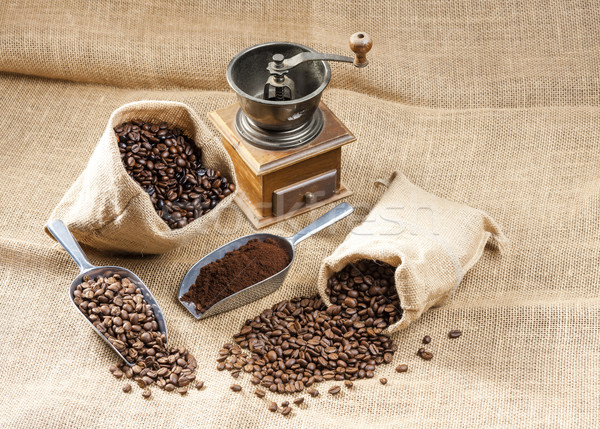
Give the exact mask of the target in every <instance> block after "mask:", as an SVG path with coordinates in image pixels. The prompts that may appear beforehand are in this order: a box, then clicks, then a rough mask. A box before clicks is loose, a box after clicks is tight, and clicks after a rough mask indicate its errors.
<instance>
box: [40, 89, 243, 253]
mask: <svg viewBox="0 0 600 429" xmlns="http://www.w3.org/2000/svg"><path fill="white" fill-rule="evenodd" d="M133 119H141V120H144V121H148V122H162V121H164V122H167V123H168V124H169V125H171V126H173V127H177V128H181V129H182V130H183V131H184V133H185V134H186V135H188V136H190V137H192V138H193V139H194V141H195V142H196V144H197V145H198V146H200V147H201V148H202V163H203V165H206V166H207V167H209V168H212V169H215V170H220V171H221V172H222V174H224V175H225V176H227V177H228V178H229V179H230V180H232V181H233V183H236V182H237V181H236V177H235V171H234V168H233V164H232V162H231V159H230V158H229V155H228V154H227V152H226V151H225V149H224V148H223V146H222V145H221V144H220V142H219V141H217V140H216V139H215V138H214V137H213V136H212V134H211V133H210V131H209V130H208V129H207V128H206V125H205V124H204V123H203V122H202V121H201V120H200V119H199V117H198V115H196V113H195V112H194V111H193V110H192V109H191V108H190V107H189V106H187V105H185V104H183V103H179V102H169V101H138V102H133V103H129V104H125V105H124V106H121V107H120V108H118V109H117V110H115V111H114V112H113V113H112V115H111V116H110V119H109V120H108V124H107V125H106V129H105V130H104V133H103V134H102V137H101V138H100V140H99V141H98V144H97V146H96V149H95V150H94V152H93V154H92V156H91V157H90V160H89V162H88V164H87V167H86V168H85V170H84V171H83V173H81V175H80V176H79V177H78V178H77V180H76V181H75V183H73V185H72V186H71V187H70V188H69V190H68V191H67V193H66V194H65V195H64V197H63V198H62V199H61V200H60V202H59V203H58V205H57V206H56V208H55V209H54V211H53V212H52V214H51V215H50V219H49V220H48V222H50V221H51V220H54V219H62V220H63V222H64V223H65V224H66V225H67V226H68V227H69V229H70V230H71V232H72V233H73V235H75V237H76V238H77V240H79V242H80V243H84V244H87V245H89V246H92V247H95V248H96V249H100V250H112V251H118V252H126V253H144V254H145V253H150V254H155V253H163V252H167V251H169V250H172V249H174V248H176V247H178V246H181V245H183V244H185V243H187V242H188V241H189V240H191V239H192V238H193V237H194V236H196V235H197V234H198V233H199V232H200V231H202V230H203V229H204V228H206V227H207V226H208V225H210V224H211V222H214V221H215V220H216V218H217V216H218V215H219V213H220V212H221V211H222V210H223V209H224V208H225V207H226V206H227V205H229V204H230V203H231V201H233V197H234V195H235V194H236V192H237V190H236V192H233V193H231V194H230V195H228V196H227V197H225V198H224V199H223V200H221V201H220V202H219V203H218V204H217V205H216V206H215V208H214V209H213V210H211V211H210V212H208V213H207V214H205V215H204V216H202V217H200V218H198V219H196V220H194V221H193V222H190V223H189V224H188V225H187V226H185V227H183V228H180V229H171V228H169V226H168V225H167V224H166V223H165V222H164V221H163V219H161V218H160V217H159V216H158V214H157V213H156V211H155V210H154V207H153V205H152V202H151V201H150V197H149V196H148V194H147V193H146V191H144V190H143V189H142V187H141V186H139V185H138V184H137V183H136V182H135V181H134V180H133V179H132V178H131V177H130V176H129V175H128V174H127V171H126V170H125V167H124V166H123V163H122V161H121V158H120V154H119V148H118V146H117V143H118V142H117V137H116V136H115V132H114V127H115V126H117V125H119V124H121V123H123V122H125V121H128V120H133ZM46 233H48V231H47V230H46ZM49 235H50V234H49Z"/></svg>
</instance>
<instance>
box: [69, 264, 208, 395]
mask: <svg viewBox="0 0 600 429" xmlns="http://www.w3.org/2000/svg"><path fill="white" fill-rule="evenodd" d="M73 302H74V303H75V305H77V307H78V308H79V310H80V311H81V312H82V313H83V314H84V316H86V317H87V318H88V320H90V321H91V322H92V324H93V325H94V326H95V327H96V329H98V331H100V332H101V333H102V335H104V336H105V337H106V339H107V340H108V341H109V342H110V343H111V344H112V345H113V346H114V347H115V348H116V349H117V350H119V352H120V353H121V355H122V356H123V357H124V358H125V359H127V360H128V361H129V362H130V363H133V364H134V365H133V366H131V367H130V366H129V365H127V364H126V363H125V362H123V361H121V362H119V364H118V365H112V366H111V367H110V368H109V370H110V371H111V372H112V374H113V376H115V377H116V378H122V377H123V376H125V377H127V378H128V379H132V380H133V381H134V382H136V383H137V384H138V385H139V386H140V387H141V388H142V389H146V388H147V387H148V386H150V385H153V384H156V385H157V386H158V387H159V388H162V389H165V390H167V391H172V390H174V389H175V387H183V386H187V385H188V384H189V383H191V382H192V381H193V380H195V378H196V376H195V375H194V374H193V373H194V371H195V370H196V367H197V362H196V359H195V358H194V356H192V354H191V353H189V352H188V350H187V349H185V348H184V347H174V346H167V344H165V342H166V337H165V336H164V335H163V334H162V333H161V332H160V331H159V329H158V322H157V320H156V319H155V316H154V311H153V309H152V306H151V305H149V304H148V303H147V302H146V300H145V299H144V295H143V294H142V291H141V290H140V289H139V288H138V287H136V285H135V282H133V281H131V280H130V279H129V278H127V277H121V276H120V275H117V274H115V275H112V273H110V272H107V273H106V275H105V276H103V277H97V278H95V279H92V278H90V277H89V276H85V277H84V278H83V281H82V282H81V284H79V285H78V286H77V288H76V289H75V291H73ZM126 327H127V328H129V327H130V329H125V328H126ZM169 386H170V387H169Z"/></svg>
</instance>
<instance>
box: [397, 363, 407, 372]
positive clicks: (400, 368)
mask: <svg viewBox="0 0 600 429" xmlns="http://www.w3.org/2000/svg"><path fill="white" fill-rule="evenodd" d="M406 371H408V365H404V364H401V365H398V366H397V367H396V372H406Z"/></svg>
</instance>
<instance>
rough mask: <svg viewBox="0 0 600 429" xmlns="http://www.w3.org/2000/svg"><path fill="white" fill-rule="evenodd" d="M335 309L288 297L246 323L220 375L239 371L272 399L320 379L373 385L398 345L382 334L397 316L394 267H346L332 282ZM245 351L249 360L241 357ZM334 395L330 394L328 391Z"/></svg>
mask: <svg viewBox="0 0 600 429" xmlns="http://www.w3.org/2000/svg"><path fill="white" fill-rule="evenodd" d="M327 293H328V294H329V297H330V300H331V302H332V303H333V304H332V305H330V306H329V307H327V308H326V307H325V306H324V304H323V301H322V300H321V298H320V297H318V296H313V297H310V298H292V299H290V300H286V301H282V302H280V303H278V304H275V305H274V306H273V307H272V308H271V309H268V310H265V311H263V312H262V313H261V314H260V315H259V316H257V317H256V318H254V319H250V320H247V321H246V323H245V324H244V326H243V327H242V329H241V330H240V332H239V333H238V334H236V335H235V336H234V340H235V343H236V344H231V343H229V344H225V345H224V346H223V349H222V350H221V351H220V352H219V357H218V359H217V361H218V362H219V364H218V369H227V370H229V371H232V375H234V376H235V377H237V376H238V375H239V373H240V372H241V371H242V370H243V371H244V372H247V373H251V374H252V376H253V377H252V380H251V382H252V383H253V384H260V385H261V386H263V387H265V388H268V389H269V390H270V391H272V392H277V393H295V392H300V391H303V390H304V389H305V388H308V387H310V386H312V384H314V383H318V382H320V381H323V380H339V381H342V380H357V379H361V378H372V377H373V376H374V370H375V366H376V365H379V364H383V363H390V362H391V361H392V358H393V354H394V352H395V351H396V350H397V346H396V345H394V343H393V341H392V340H391V339H390V338H389V337H388V336H387V335H384V334H382V331H383V329H385V328H386V327H387V326H389V325H390V324H392V323H395V322H396V321H397V320H399V318H400V317H401V315H402V310H401V309H400V302H399V299H398V295H397V293H396V290H395V287H394V268H393V267H392V266H391V265H389V264H386V263H383V262H380V261H369V260H365V261H361V262H359V263H357V264H350V265H348V266H347V267H346V268H344V269H343V270H342V271H341V272H339V273H337V274H335V275H334V276H332V277H331V279H329V282H328V287H327ZM242 348H247V349H249V350H250V354H249V355H248V354H245V353H243V352H242ZM330 393H332V392H330Z"/></svg>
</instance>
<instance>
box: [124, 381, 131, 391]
mask: <svg viewBox="0 0 600 429" xmlns="http://www.w3.org/2000/svg"><path fill="white" fill-rule="evenodd" d="M123 392H125V393H129V392H131V384H129V383H127V384H125V385H124V386H123Z"/></svg>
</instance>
